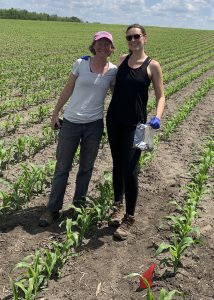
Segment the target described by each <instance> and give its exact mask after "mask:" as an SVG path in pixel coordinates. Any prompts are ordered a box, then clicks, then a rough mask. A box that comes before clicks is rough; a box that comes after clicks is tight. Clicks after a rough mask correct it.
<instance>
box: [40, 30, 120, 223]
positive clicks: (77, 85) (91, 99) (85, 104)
mask: <svg viewBox="0 0 214 300" xmlns="http://www.w3.org/2000/svg"><path fill="white" fill-rule="evenodd" d="M89 49H90V51H91V52H92V54H93V55H94V56H92V57H90V56H86V57H82V58H79V59H77V61H76V62H75V63H74V64H73V69H72V72H71V74H70V76H69V78H68V81H67V83H66V85H65V87H64V89H63V91H62V93H61V95H60V97H59V100H58V102H57V104H56V106H55V109H54V111H53V114H52V118H51V127H52V128H55V127H56V126H58V127H61V129H60V133H59V141H58V146H57V153H56V158H57V163H56V169H55V173H54V178H53V182H52V189H51V193H50V196H49V201H48V205H47V209H46V211H45V213H44V214H43V215H42V216H41V218H40V221H39V225H40V226H43V227H45V226H48V225H50V224H51V223H52V222H53V220H54V219H57V218H58V217H59V211H60V210H61V209H62V205H63V199H64V194H65V190H66V185H67V181H68V177H69V171H70V170H71V167H72V163H73V158H74V155H75V153H76V150H77V148H78V146H79V145H80V162H79V171H78V173H77V177H76V188H75V193H74V197H73V204H74V205H77V206H78V204H79V203H80V202H82V201H85V197H86V194H87V190H88V185H89V181H90V179H91V175H92V170H93V166H94V162H95V159H96V156H97V153H98V149H99V145H100V141H101V138H102V133H103V108H104V100H105V97H106V94H107V91H108V89H109V88H111V87H113V86H114V83H115V77H116V72H117V67H116V66H115V65H113V64H112V63H111V62H109V61H108V57H109V56H110V55H111V54H112V53H113V52H114V44H113V38H112V35H111V34H110V33H109V32H106V31H100V32H97V33H96V34H95V35H94V38H93V41H92V44H91V46H90V47H89ZM68 99H70V101H69V103H68V105H67V107H66V109H65V111H64V116H63V122H62V125H61V124H60V123H59V112H60V110H61V109H62V107H63V106H64V105H65V103H66V102H67V101H68Z"/></svg>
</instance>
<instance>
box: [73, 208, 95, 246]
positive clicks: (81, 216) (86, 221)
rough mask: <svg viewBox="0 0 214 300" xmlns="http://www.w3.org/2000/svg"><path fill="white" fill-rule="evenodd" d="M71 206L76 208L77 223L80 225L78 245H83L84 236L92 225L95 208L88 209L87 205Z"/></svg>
mask: <svg viewBox="0 0 214 300" xmlns="http://www.w3.org/2000/svg"><path fill="white" fill-rule="evenodd" d="M71 208H73V209H74V211H75V213H76V214H77V218H76V225H77V227H78V233H79V235H78V245H79V246H81V244H82V242H83V239H84V237H85V236H86V234H87V233H88V230H89V228H90V225H91V224H92V223H93V220H94V214H93V209H90V210H88V209H87V208H86V207H83V206H82V207H76V206H74V205H71Z"/></svg>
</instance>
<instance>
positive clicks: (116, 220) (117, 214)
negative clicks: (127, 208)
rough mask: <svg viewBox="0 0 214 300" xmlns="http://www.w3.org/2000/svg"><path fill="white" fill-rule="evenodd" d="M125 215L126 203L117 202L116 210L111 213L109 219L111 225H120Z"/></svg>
mask: <svg viewBox="0 0 214 300" xmlns="http://www.w3.org/2000/svg"><path fill="white" fill-rule="evenodd" d="M123 216H124V205H123V203H122V202H118V203H117V202H116V203H115V207H114V212H113V214H112V215H111V219H110V220H109V222H108V224H109V226H119V225H120V224H121V222H122V219H123Z"/></svg>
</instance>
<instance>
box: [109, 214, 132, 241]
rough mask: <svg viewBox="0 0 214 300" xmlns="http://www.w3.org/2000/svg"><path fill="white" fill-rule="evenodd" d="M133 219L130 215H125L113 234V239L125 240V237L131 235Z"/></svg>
mask: <svg viewBox="0 0 214 300" xmlns="http://www.w3.org/2000/svg"><path fill="white" fill-rule="evenodd" d="M134 221H135V218H134V217H133V216H131V215H128V214H125V215H124V217H123V220H122V223H121V225H120V226H119V227H118V228H117V230H116V231H115V233H114V237H116V238H118V239H120V240H126V239H127V237H128V236H129V235H130V234H131V233H130V229H131V226H132V225H133V224H134Z"/></svg>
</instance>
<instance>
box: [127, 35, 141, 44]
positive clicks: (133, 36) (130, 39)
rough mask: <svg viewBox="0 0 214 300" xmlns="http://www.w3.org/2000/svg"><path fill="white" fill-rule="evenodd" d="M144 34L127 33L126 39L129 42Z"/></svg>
mask: <svg viewBox="0 0 214 300" xmlns="http://www.w3.org/2000/svg"><path fill="white" fill-rule="evenodd" d="M141 36H142V34H133V35H127V36H126V39H127V41H128V42H131V41H132V40H133V39H134V40H139V39H140V38H141Z"/></svg>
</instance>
